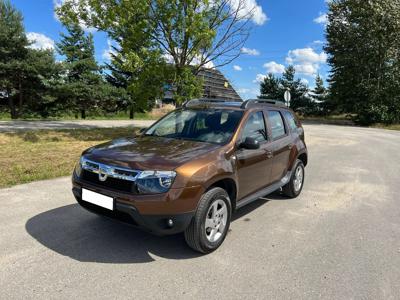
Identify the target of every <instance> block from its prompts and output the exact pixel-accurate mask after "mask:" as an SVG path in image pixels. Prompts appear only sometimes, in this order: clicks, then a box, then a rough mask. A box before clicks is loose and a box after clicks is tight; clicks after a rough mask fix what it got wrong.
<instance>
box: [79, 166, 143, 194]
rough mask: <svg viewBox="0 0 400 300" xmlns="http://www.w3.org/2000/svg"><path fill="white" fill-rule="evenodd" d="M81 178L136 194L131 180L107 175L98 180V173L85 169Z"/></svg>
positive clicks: (105, 186)
mask: <svg viewBox="0 0 400 300" xmlns="http://www.w3.org/2000/svg"><path fill="white" fill-rule="evenodd" d="M81 179H82V180H84V181H87V182H89V183H91V184H95V185H97V186H100V187H104V188H107V189H112V190H116V191H120V192H125V193H132V194H136V186H135V182H133V181H127V180H123V179H117V178H113V177H108V178H107V179H106V180H105V181H100V179H99V174H96V173H93V172H90V171H87V170H82V174H81Z"/></svg>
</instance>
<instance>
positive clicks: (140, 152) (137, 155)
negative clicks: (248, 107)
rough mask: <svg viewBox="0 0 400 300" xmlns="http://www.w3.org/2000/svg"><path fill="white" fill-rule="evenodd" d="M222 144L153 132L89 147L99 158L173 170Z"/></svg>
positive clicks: (94, 157)
mask: <svg viewBox="0 0 400 300" xmlns="http://www.w3.org/2000/svg"><path fill="white" fill-rule="evenodd" d="M219 147H220V146H219V145H215V144H210V143H203V142H195V141H188V140H178V139H170V138H162V137H154V136H140V137H137V138H120V139H116V140H113V141H110V142H108V143H104V144H101V145H98V146H95V147H92V148H89V149H88V150H86V151H85V152H84V153H83V155H84V156H85V157H86V158H87V159H89V160H93V161H96V162H100V163H104V164H108V165H114V166H120V167H125V168H131V169H136V170H173V169H175V168H177V167H179V166H181V165H183V164H184V163H186V162H187V161H190V160H193V159H197V158H200V157H201V156H204V155H206V153H209V152H210V151H213V150H215V149H217V148H219Z"/></svg>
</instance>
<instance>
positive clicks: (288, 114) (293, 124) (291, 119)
mask: <svg viewBox="0 0 400 300" xmlns="http://www.w3.org/2000/svg"><path fill="white" fill-rule="evenodd" d="M283 115H284V116H285V118H286V120H287V122H288V126H289V128H290V130H292V131H293V130H296V129H297V127H298V126H297V122H296V119H295V117H294V115H293V114H292V113H291V112H290V111H284V112H283Z"/></svg>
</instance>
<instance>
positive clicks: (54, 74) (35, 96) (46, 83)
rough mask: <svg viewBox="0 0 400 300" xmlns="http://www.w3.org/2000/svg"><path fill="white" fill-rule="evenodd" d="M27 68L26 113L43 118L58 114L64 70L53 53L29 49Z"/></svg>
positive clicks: (24, 83)
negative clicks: (60, 86) (59, 94)
mask: <svg viewBox="0 0 400 300" xmlns="http://www.w3.org/2000/svg"><path fill="white" fill-rule="evenodd" d="M25 66H26V67H25V69H26V70H25V71H26V72H25V76H24V81H23V86H24V112H25V113H29V114H33V115H35V114H36V115H39V116H41V117H48V116H50V115H55V114H57V111H58V109H59V108H60V105H59V104H60V103H59V101H58V87H59V85H60V83H61V77H60V74H61V70H62V68H61V64H60V63H57V62H56V61H55V58H54V53H53V51H52V50H35V49H28V55H27V57H26V63H25Z"/></svg>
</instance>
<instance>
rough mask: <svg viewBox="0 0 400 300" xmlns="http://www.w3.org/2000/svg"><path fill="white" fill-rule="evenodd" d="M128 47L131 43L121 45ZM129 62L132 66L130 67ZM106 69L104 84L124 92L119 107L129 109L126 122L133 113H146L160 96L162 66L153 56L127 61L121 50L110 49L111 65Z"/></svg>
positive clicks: (163, 81) (163, 66)
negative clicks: (108, 71) (107, 70)
mask: <svg viewBox="0 0 400 300" xmlns="http://www.w3.org/2000/svg"><path fill="white" fill-rule="evenodd" d="M128 44H131V43H128V41H127V40H125V41H124V45H125V46H127V45H128ZM135 44H136V41H135ZM132 47H134V45H132ZM131 50H132V48H131ZM129 53H131V52H129ZM156 60H159V61H158V62H156ZM132 61H135V62H136V63H134V64H132ZM106 66H107V68H108V69H109V70H110V71H111V72H110V73H109V74H107V75H106V79H107V81H108V82H109V83H110V84H112V85H113V86H115V87H117V88H122V89H123V90H125V91H126V93H125V97H124V98H123V101H122V102H121V101H120V102H119V106H120V108H128V109H129V117H130V119H133V118H134V113H135V112H136V111H143V110H147V109H148V108H149V102H151V101H152V100H155V99H156V98H157V97H160V96H161V94H162V92H163V90H162V86H163V85H164V84H165V78H166V77H165V72H166V69H165V67H166V64H165V62H163V61H162V59H161V57H159V56H158V55H157V54H155V55H154V53H152V54H149V55H147V57H146V58H145V59H144V60H138V59H131V60H129V59H127V57H126V55H125V53H124V52H123V51H122V49H121V48H118V47H114V48H113V51H112V52H111V62H110V63H108V64H107V65H106Z"/></svg>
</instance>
